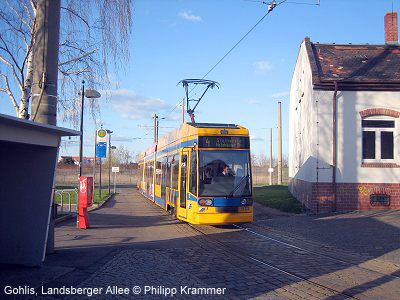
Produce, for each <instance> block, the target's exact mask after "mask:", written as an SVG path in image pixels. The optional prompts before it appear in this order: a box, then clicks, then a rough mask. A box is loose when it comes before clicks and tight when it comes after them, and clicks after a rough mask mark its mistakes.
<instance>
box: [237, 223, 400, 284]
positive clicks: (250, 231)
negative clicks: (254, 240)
mask: <svg viewBox="0 0 400 300" xmlns="http://www.w3.org/2000/svg"><path fill="white" fill-rule="evenodd" d="M233 226H234V227H236V228H238V229H241V230H244V231H246V232H248V233H250V234H253V235H255V236H258V237H259V238H262V239H266V240H269V241H272V242H275V243H278V244H280V245H282V246H284V247H287V248H292V249H296V250H299V251H303V252H307V253H309V254H313V255H317V256H320V257H323V258H327V259H330V260H332V261H336V262H339V263H343V264H347V265H348V266H352V267H357V268H360V269H364V270H366V271H370V272H375V273H377V274H379V275H384V276H390V277H392V278H393V279H400V277H399V276H396V275H394V274H390V273H383V272H380V271H377V270H374V269H372V268H367V267H365V266H360V264H355V263H353V262H349V261H347V260H343V259H339V258H336V257H333V256H331V255H327V254H323V253H320V252H317V251H314V250H310V249H306V248H303V247H299V246H296V245H294V244H290V243H288V242H285V241H282V240H279V239H277V238H273V237H270V236H267V235H265V234H262V233H259V232H256V231H254V230H251V229H249V228H248V227H247V226H243V225H242V226H241V225H237V224H234V225H233ZM250 226H251V227H258V228H260V229H261V230H266V228H265V227H262V226H257V225H255V224H251V225H250ZM303 242H304V241H303Z"/></svg>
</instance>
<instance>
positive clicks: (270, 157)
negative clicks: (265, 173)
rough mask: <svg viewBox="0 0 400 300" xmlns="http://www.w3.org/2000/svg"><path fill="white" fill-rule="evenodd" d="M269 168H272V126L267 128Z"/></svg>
mask: <svg viewBox="0 0 400 300" xmlns="http://www.w3.org/2000/svg"><path fill="white" fill-rule="evenodd" d="M269 169H270V170H271V169H272V128H270V129H269ZM269 185H272V172H269Z"/></svg>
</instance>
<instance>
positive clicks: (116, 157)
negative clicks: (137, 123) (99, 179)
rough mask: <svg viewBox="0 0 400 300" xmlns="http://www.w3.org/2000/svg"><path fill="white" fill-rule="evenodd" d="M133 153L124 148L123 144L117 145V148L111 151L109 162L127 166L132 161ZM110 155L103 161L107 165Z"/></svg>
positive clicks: (114, 164)
mask: <svg viewBox="0 0 400 300" xmlns="http://www.w3.org/2000/svg"><path fill="white" fill-rule="evenodd" d="M134 157H135V155H134V153H133V152H132V151H130V150H128V149H127V148H125V147H124V146H123V145H121V146H118V147H117V149H115V150H113V151H112V153H111V164H112V165H113V166H127V165H129V164H130V163H131V162H133V159H134ZM109 159H110V157H107V158H106V159H105V160H104V161H103V163H104V165H106V166H108V164H109Z"/></svg>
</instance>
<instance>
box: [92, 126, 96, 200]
mask: <svg viewBox="0 0 400 300" xmlns="http://www.w3.org/2000/svg"><path fill="white" fill-rule="evenodd" d="M96 144H97V130H95V131H94V157H93V194H92V195H93V197H94V192H95V190H96V159H97V151H96Z"/></svg>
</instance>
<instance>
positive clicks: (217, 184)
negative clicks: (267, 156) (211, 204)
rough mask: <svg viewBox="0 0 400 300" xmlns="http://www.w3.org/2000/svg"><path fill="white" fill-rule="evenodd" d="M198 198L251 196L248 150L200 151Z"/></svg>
mask: <svg viewBox="0 0 400 300" xmlns="http://www.w3.org/2000/svg"><path fill="white" fill-rule="evenodd" d="M199 171H200V174H199V175H200V176H199V178H200V182H199V184H200V186H199V196H208V197H241V196H246V197H247V196H251V173H250V152H249V151H248V150H200V151H199Z"/></svg>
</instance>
